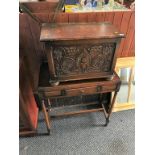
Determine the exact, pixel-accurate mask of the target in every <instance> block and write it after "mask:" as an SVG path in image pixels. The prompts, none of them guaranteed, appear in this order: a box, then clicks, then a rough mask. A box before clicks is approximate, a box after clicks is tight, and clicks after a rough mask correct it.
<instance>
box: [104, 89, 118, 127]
mask: <svg viewBox="0 0 155 155" xmlns="http://www.w3.org/2000/svg"><path fill="white" fill-rule="evenodd" d="M116 96H117V91H115V93H114V96H113V99H112V102H111V104H110V106H109V110H108V115H107V117H106V123H105V125H104V126H107V125H108V123H109V118H110V115H111V113H112V110H113V107H114V103H115V100H116Z"/></svg>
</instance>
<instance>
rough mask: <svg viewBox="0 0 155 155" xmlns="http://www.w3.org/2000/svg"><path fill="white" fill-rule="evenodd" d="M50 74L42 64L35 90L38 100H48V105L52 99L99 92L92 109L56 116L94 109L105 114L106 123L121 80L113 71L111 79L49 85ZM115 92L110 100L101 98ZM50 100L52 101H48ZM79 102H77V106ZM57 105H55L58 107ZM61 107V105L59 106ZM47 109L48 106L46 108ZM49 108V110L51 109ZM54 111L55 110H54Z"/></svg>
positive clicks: (87, 111) (81, 111)
mask: <svg viewBox="0 0 155 155" xmlns="http://www.w3.org/2000/svg"><path fill="white" fill-rule="evenodd" d="M49 76H50V74H49V71H48V65H47V64H44V65H43V66H42V67H41V71H40V78H39V87H38V92H36V93H37V94H38V95H39V97H40V100H44V101H47V100H48V106H49V105H50V104H51V105H53V104H54V103H53V101H50V100H53V99H55V98H56V99H61V98H69V97H73V96H85V95H92V94H93V95H94V94H100V95H101V98H100V99H99V100H98V101H97V103H96V105H97V107H94V108H93V109H85V110H78V111H69V112H65V113H62V112H59V113H57V114H56V115H54V116H55V117H56V116H65V115H77V114H82V113H89V112H96V111H103V112H104V114H105V116H106V124H105V125H107V124H108V122H109V118H110V115H111V112H112V109H113V105H114V102H115V98H116V95H117V92H118V91H119V89H120V84H121V81H120V79H119V77H118V75H117V74H116V73H114V77H113V79H111V80H107V79H105V78H104V79H103V78H102V79H101V78H100V79H91V80H80V81H68V82H61V83H60V84H59V85H58V86H50V84H49V82H48V78H49ZM111 92H115V94H114V98H113V99H112V102H110V99H109V100H107V99H106V100H107V101H105V97H104V98H103V95H105V94H106V93H111ZM50 102H52V103H50ZM94 104H95V102H92V104H91V103H86V105H87V106H89V105H94ZM79 105H80V103H78V106H79ZM84 105H85V104H83V103H82V104H81V106H84ZM63 106H64V107H67V108H70V107H73V106H74V107H75V106H77V105H69V106H68V104H67V103H64V104H63ZM58 108H59V107H56V109H58ZM60 108H62V107H60ZM47 109H48V108H47ZM52 109H53V110H54V107H53V106H52ZM52 109H51V111H53V110H52ZM54 111H55V110H54Z"/></svg>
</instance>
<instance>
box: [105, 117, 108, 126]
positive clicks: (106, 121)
mask: <svg viewBox="0 0 155 155" xmlns="http://www.w3.org/2000/svg"><path fill="white" fill-rule="evenodd" d="M108 124H109V118H106V123H105V124H104V126H107V125H108Z"/></svg>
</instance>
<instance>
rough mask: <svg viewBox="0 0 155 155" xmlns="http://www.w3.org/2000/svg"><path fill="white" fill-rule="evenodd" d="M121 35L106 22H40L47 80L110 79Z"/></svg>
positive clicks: (122, 35)
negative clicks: (48, 76) (46, 63)
mask: <svg viewBox="0 0 155 155" xmlns="http://www.w3.org/2000/svg"><path fill="white" fill-rule="evenodd" d="M123 37H124V34H122V33H121V32H120V31H119V30H118V29H117V28H116V27H114V26H113V25H112V24H110V23H76V24H47V23H46V24H42V28H41V36H40V41H43V42H44V43H45V47H46V49H45V50H46V55H47V59H48V65H49V72H50V79H51V81H58V82H62V81H72V80H82V79H95V78H111V77H112V76H113V69H114V67H115V64H116V57H117V50H118V46H119V43H120V41H121V38H123Z"/></svg>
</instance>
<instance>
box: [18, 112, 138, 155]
mask: <svg viewBox="0 0 155 155" xmlns="http://www.w3.org/2000/svg"><path fill="white" fill-rule="evenodd" d="M41 118H42V114H41V113H40V118H39V120H40V121H39V124H38V128H39V129H38V131H39V132H46V126H45V122H44V121H41ZM51 123H52V126H51V135H50V136H37V137H27V138H20V139H19V154H20V155H134V154H135V110H127V111H122V112H116V113H112V115H111V117H110V123H109V125H108V126H107V127H104V126H103V124H104V123H105V118H104V115H103V112H94V113H89V114H83V115H77V116H68V117H60V118H54V119H53V120H52V122H51Z"/></svg>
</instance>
